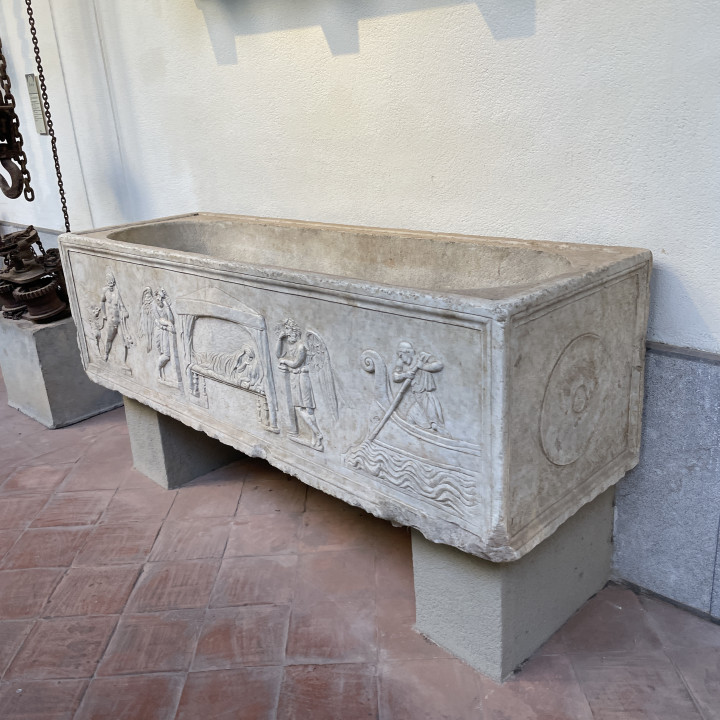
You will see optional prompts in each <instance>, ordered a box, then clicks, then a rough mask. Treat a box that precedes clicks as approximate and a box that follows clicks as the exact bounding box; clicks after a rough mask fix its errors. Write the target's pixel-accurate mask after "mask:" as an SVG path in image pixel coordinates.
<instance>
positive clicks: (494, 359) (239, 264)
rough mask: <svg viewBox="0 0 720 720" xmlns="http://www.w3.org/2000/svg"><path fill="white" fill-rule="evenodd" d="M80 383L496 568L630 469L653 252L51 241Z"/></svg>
mask: <svg viewBox="0 0 720 720" xmlns="http://www.w3.org/2000/svg"><path fill="white" fill-rule="evenodd" d="M60 246H61V249H62V257H63V264H64V267H65V274H66V277H67V283H68V287H69V291H70V296H71V297H70V300H71V305H72V310H73V315H74V317H75V320H76V323H77V325H78V337H79V343H80V350H81V354H82V359H83V363H84V365H85V368H86V370H87V373H88V375H89V376H90V378H91V379H92V380H94V381H95V382H98V383H100V384H101V385H104V386H106V387H108V388H112V389H114V390H117V391H119V392H121V393H122V394H123V395H125V396H128V397H130V398H133V399H135V400H138V401H139V402H141V403H144V404H146V405H148V406H150V407H151V408H153V409H155V410H157V411H159V412H161V413H165V414H167V415H169V416H171V417H173V418H176V419H177V420H179V421H181V422H183V423H185V424H187V425H189V426H191V427H193V428H195V429H197V430H202V431H204V432H205V433H207V434H208V435H210V436H212V437H215V438H217V439H219V440H221V441H222V442H224V443H227V444H229V445H233V446H234V447H236V448H238V449H239V450H241V451H243V452H245V453H248V454H249V455H252V456H259V457H264V458H267V460H268V461H269V462H270V463H271V464H273V465H275V466H276V467H278V468H280V469H281V470H284V471H286V472H288V473H291V474H292V475H295V476H296V477H298V478H300V479H301V480H302V481H304V482H305V483H307V484H308V485H311V486H313V487H315V488H318V489H320V490H323V491H325V492H327V493H329V494H331V495H334V496H336V497H338V498H341V499H343V500H345V501H347V502H349V503H351V504H353V505H358V506H360V507H362V508H364V509H366V510H367V511H369V512H371V513H373V514H375V515H377V516H379V517H383V518H387V519H389V520H392V521H394V522H396V523H399V524H403V525H409V526H412V527H415V528H417V529H418V530H420V531H421V532H422V533H423V534H424V535H425V536H426V537H427V538H428V539H430V540H433V541H437V542H442V543H447V544H449V545H453V546H456V547H458V548H460V549H462V550H465V551H467V552H469V553H472V554H475V555H478V556H480V557H483V558H487V559H489V560H493V561H506V560H514V559H517V558H519V557H521V556H522V555H524V554H525V553H526V552H528V551H529V550H530V549H531V548H533V547H534V546H535V545H536V544H537V543H539V542H540V541H541V540H543V539H544V538H545V537H547V536H548V535H550V534H551V533H552V532H553V531H554V530H555V529H556V528H557V527H558V526H559V525H560V524H561V523H562V522H563V521H564V520H566V519H567V518H568V517H570V516H571V515H572V514H573V513H575V512H576V511H577V510H578V509H579V508H580V507H581V506H582V505H583V504H584V503H586V502H588V501H590V500H591V499H593V498H594V497H596V496H597V495H598V494H599V493H601V492H602V491H604V490H605V489H606V488H608V487H609V486H610V485H612V484H613V483H616V482H617V481H618V480H619V479H620V478H621V477H622V476H623V474H624V473H625V472H626V471H627V470H628V469H630V468H631V467H633V466H634V465H635V464H636V463H637V460H638V448H639V441H640V419H641V409H642V408H641V406H642V385H643V382H642V381H643V364H644V343H645V329H646V323H647V312H648V286H649V275H650V268H651V255H650V253H649V252H648V251H646V250H637V249H631V248H623V247H604V246H602V247H601V246H596V245H579V244H559V243H542V242H530V241H519V240H506V239H497V238H482V237H470V236H457V235H441V234H433V233H420V232H409V231H402V230H381V229H374V228H363V227H351V226H343V225H326V224H318V223H308V222H296V221H289V220H273V219H264V218H255V217H240V216H224V215H211V214H195V215H185V216H179V217H174V218H168V219H163V220H157V221H152V222H145V223H137V224H133V225H128V226H124V227H114V228H106V229H102V230H96V231H91V232H87V233H82V234H66V235H63V236H62V237H61V238H60Z"/></svg>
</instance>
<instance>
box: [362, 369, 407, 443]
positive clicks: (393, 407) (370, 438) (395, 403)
mask: <svg viewBox="0 0 720 720" xmlns="http://www.w3.org/2000/svg"><path fill="white" fill-rule="evenodd" d="M411 382H412V378H407V379H406V380H405V382H404V383H403V384H402V387H401V388H400V390H399V392H398V394H397V395H396V396H395V399H394V400H393V401H392V405H390V407H389V408H388V409H387V412H386V413H385V415H384V416H383V419H382V420H381V421H380V422H379V423H378V424H377V427H376V428H375V429H374V430H373V431H372V432H371V433H370V434H369V435H368V436H367V438H366V439H365V442H366V443H371V442H372V441H373V440H374V439H375V438H376V437H377V436H378V434H379V433H380V431H381V430H382V429H383V427H384V426H385V423H386V422H387V421H388V420H389V419H390V416H391V415H392V414H393V413H394V412H395V410H397V407H398V405H399V404H400V401H401V400H402V399H403V395H404V394H405V392H406V391H407V389H408V388H409V387H410V383H411Z"/></svg>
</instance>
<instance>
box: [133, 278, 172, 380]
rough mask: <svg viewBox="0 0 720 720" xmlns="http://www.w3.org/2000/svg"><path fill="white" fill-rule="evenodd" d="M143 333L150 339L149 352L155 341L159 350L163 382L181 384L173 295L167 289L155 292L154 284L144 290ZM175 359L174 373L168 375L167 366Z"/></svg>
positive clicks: (140, 333)
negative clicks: (172, 305) (171, 302)
mask: <svg viewBox="0 0 720 720" xmlns="http://www.w3.org/2000/svg"><path fill="white" fill-rule="evenodd" d="M139 335H140V337H141V338H142V337H144V338H145V339H146V342H147V347H146V350H147V352H150V351H151V350H152V348H153V341H154V345H155V349H156V351H157V353H158V359H157V371H158V375H159V377H160V382H163V383H165V384H166V385H172V386H173V387H177V385H178V384H179V377H180V373H179V365H178V352H177V343H176V340H175V335H176V331H175V316H174V314H173V311H172V307H171V304H170V298H168V296H167V293H166V292H165V289H164V288H158V289H157V290H156V291H155V292H154V293H153V290H152V288H150V287H146V288H145V289H144V290H143V292H142V300H141V303H140V322H139ZM171 360H173V361H174V362H173V370H174V373H173V374H172V375H171V376H170V377H168V375H167V372H166V369H167V365H168V364H169V363H170V361H171Z"/></svg>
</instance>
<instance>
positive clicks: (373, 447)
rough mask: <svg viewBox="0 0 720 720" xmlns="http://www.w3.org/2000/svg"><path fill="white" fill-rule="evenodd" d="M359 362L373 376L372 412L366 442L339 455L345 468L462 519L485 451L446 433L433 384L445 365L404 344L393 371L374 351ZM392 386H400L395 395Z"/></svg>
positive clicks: (471, 501) (473, 501)
mask: <svg viewBox="0 0 720 720" xmlns="http://www.w3.org/2000/svg"><path fill="white" fill-rule="evenodd" d="M361 359H362V367H363V369H364V370H365V371H366V372H368V373H371V374H372V375H373V376H374V385H375V387H374V395H375V406H376V407H375V412H373V413H372V414H371V415H370V424H369V426H368V431H367V433H366V435H365V437H364V438H363V439H362V440H361V441H360V442H358V443H357V444H355V445H353V446H351V447H350V448H349V449H348V450H347V452H346V453H345V455H344V456H343V461H344V463H345V465H346V466H347V467H349V468H351V469H352V470H356V471H361V472H363V473H365V474H367V475H370V476H372V477H374V478H377V479H378V480H379V481H381V482H383V483H384V484H386V485H389V486H393V487H395V488H397V489H398V490H401V491H403V492H404V493H407V494H409V495H410V496H413V497H415V498H420V499H423V500H425V501H428V502H430V503H432V504H434V505H436V506H437V507H440V508H443V509H444V510H446V511H449V512H451V513H454V514H457V515H462V514H463V508H467V507H472V506H473V505H475V504H476V503H477V490H476V488H477V481H476V474H477V469H478V467H479V463H480V462H481V461H482V460H481V459H482V457H483V449H482V447H480V446H479V445H476V444H474V443H471V442H467V441H465V440H456V439H454V438H453V437H451V436H450V434H449V433H448V432H447V430H446V429H445V420H444V415H443V409H442V406H441V404H440V401H439V400H438V398H437V396H436V392H437V384H436V381H435V375H436V374H437V373H439V372H441V371H442V370H443V369H444V367H445V366H444V363H443V362H442V361H441V360H440V359H438V358H437V357H436V356H434V355H433V354H432V353H430V352H424V351H423V352H417V351H416V350H415V348H414V347H413V345H412V343H410V342H408V341H406V340H403V341H401V342H400V343H399V344H398V346H397V350H396V353H395V358H394V361H395V364H394V366H391V367H392V371H391V372H390V369H389V368H388V366H386V364H385V361H384V360H383V358H382V357H381V356H380V355H379V354H378V353H377V352H376V351H375V350H366V351H365V352H363V354H362V358H361ZM391 380H392V382H391ZM393 383H395V384H396V385H395V387H396V386H397V384H400V383H402V384H401V385H400V387H399V389H398V390H397V392H396V393H395V394H394V395H393ZM378 411H379V412H378Z"/></svg>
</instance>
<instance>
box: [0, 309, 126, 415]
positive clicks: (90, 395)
mask: <svg viewBox="0 0 720 720" xmlns="http://www.w3.org/2000/svg"><path fill="white" fill-rule="evenodd" d="M0 367H1V368H2V374H3V377H4V379H5V385H6V387H7V394H8V405H10V406H11V407H14V408H15V409H17V410H20V411H21V412H23V413H25V414H26V415H29V416H30V417H31V418H33V419H34V420H37V421H38V422H40V423H42V424H43V425H45V426H46V427H49V428H59V427H64V426H65V425H72V424H73V423H76V422H80V421H81V420H85V419H86V418H89V417H92V416H93V415H98V414H100V413H103V412H106V411H108V410H112V409H113V408H116V407H120V405H122V397H121V396H120V394H119V393H117V392H115V391H114V390H108V389H107V388H104V387H102V386H101V385H97V384H96V383H94V382H92V380H90V378H88V376H87V375H86V374H85V370H84V369H83V366H82V362H81V360H80V351H79V350H78V345H77V331H76V329H75V323H74V322H73V320H72V318H65V319H64V320H57V321H56V322H51V323H47V324H42V325H38V324H35V323H31V322H29V321H28V320H8V319H6V318H0Z"/></svg>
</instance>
